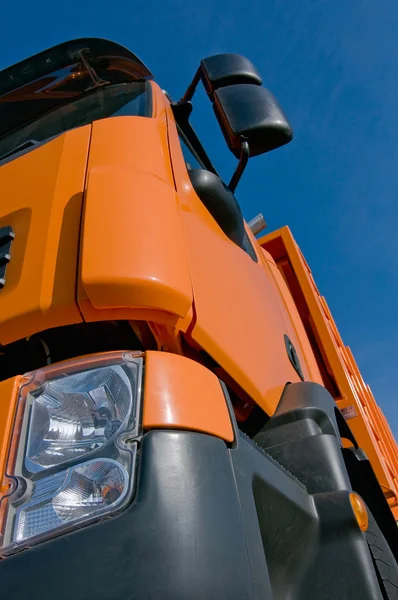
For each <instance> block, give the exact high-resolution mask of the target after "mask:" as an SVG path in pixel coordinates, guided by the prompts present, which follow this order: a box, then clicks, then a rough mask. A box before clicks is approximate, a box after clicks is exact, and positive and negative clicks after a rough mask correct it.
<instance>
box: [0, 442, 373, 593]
mask: <svg viewBox="0 0 398 600" xmlns="http://www.w3.org/2000/svg"><path fill="white" fill-rule="evenodd" d="M43 565H45V566H46V568H45V574H44V575H43ZM0 580H1V588H2V593H3V595H4V597H12V599H13V600H26V598H28V597H32V598H40V599H41V600H52V599H53V597H54V590H56V596H57V600H70V599H71V598H74V599H75V600H127V599H132V598H134V600H153V599H154V598H159V600H202V599H204V598H206V600H219V599H221V598H223V599H225V600H227V599H228V600H238V599H239V600H241V599H243V598H244V599H245V600H280V599H281V598H287V597H289V600H320V599H322V600H346V599H348V598H350V599H351V598H361V600H380V599H381V596H380V595H379V592H378V584H377V579H376V576H375V573H374V570H373V568H372V562H371V558H370V554H369V551H368V548H367V544H366V541H365V538H364V536H363V534H362V532H361V531H360V530H359V528H358V526H357V524H356V520H355V517H354V515H353V512H352V510H351V507H350V502H349V498H348V492H347V491H346V490H343V491H338V492H335V491H334V492H329V493H324V494H316V495H315V496H311V495H310V494H308V493H307V491H306V490H305V488H304V487H303V486H302V485H301V484H299V483H298V482H297V481H296V480H295V479H294V478H293V477H291V476H290V475H288V474H287V473H286V472H285V471H284V470H283V469H281V468H280V467H279V466H278V464H277V463H276V462H275V461H274V460H270V459H269V458H268V457H267V456H266V455H265V454H264V452H263V451H261V450H260V449H259V448H257V447H256V446H255V444H253V443H252V442H250V441H249V440H247V439H246V438H244V437H243V436H239V437H238V439H237V443H236V445H235V447H233V448H228V447H227V445H226V444H225V443H224V442H223V441H222V440H220V439H218V438H215V437H212V436H208V435H205V434H200V433H194V432H187V431H185V432H182V431H151V432H149V433H147V434H145V435H144V436H143V438H142V443H141V449H140V469H139V478H138V482H137V493H136V496H135V499H134V501H133V502H132V504H131V505H130V506H129V507H128V508H127V509H126V510H125V511H124V512H123V513H121V514H119V515H118V516H115V517H113V518H109V519H105V520H102V521H99V522H98V523H95V524H93V525H90V526H88V527H83V528H82V529H80V530H76V531H74V532H72V533H68V534H65V535H62V536H60V537H57V538H54V539H53V540H51V541H47V542H45V543H42V544H39V545H37V546H35V547H32V548H30V549H28V550H26V551H24V552H21V553H19V554H16V555H13V556H10V557H8V558H6V559H5V560H3V561H0Z"/></svg>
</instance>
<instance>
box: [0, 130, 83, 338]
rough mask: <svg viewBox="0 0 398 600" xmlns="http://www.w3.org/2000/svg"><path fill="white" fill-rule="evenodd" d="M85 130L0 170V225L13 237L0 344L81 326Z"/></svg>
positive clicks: (0, 294) (0, 310)
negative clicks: (79, 295) (78, 280)
mask: <svg viewBox="0 0 398 600" xmlns="http://www.w3.org/2000/svg"><path fill="white" fill-rule="evenodd" d="M90 131H91V126H89V125H88V126H86V127H82V128H80V129H75V130H73V131H69V132H67V133H65V134H63V135H61V136H59V137H57V138H56V139H54V140H53V141H51V142H48V143H47V144H44V145H42V146H40V147H39V148H37V149H36V150H32V151H31V152H28V153H26V154H24V155H22V156H20V157H19V158H16V159H14V160H11V161H10V162H8V163H5V164H3V166H1V167H0V189H1V204H0V227H3V226H7V225H8V226H11V227H12V228H13V230H14V233H15V239H14V241H13V242H12V245H11V260H10V263H9V265H8V266H7V271H6V283H5V286H4V288H3V290H2V291H0V343H2V344H7V343H9V342H12V341H15V340H18V339H21V338H22V337H25V336H28V335H32V334H33V333H36V332H38V331H42V330H44V329H48V328H50V327H56V326H59V325H67V324H71V323H77V322H79V321H81V320H82V318H81V315H80V312H79V309H78V307H77V305H76V299H75V288H76V268H77V254H78V247H79V229H80V218H81V207H82V197H83V190H84V178H85V173H86V166H87V155H88V146H89V140H90Z"/></svg>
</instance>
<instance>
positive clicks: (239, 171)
mask: <svg viewBox="0 0 398 600" xmlns="http://www.w3.org/2000/svg"><path fill="white" fill-rule="evenodd" d="M249 157H250V147H249V142H248V141H247V139H246V138H244V137H241V146H240V157H239V162H238V164H237V166H236V169H235V171H234V173H233V175H232V177H231V181H230V182H229V184H228V188H229V189H230V190H231V192H232V193H233V192H235V190H236V187H237V185H238V183H239V181H240V178H241V177H242V175H243V171H244V170H245V169H246V165H247V163H248V160H249Z"/></svg>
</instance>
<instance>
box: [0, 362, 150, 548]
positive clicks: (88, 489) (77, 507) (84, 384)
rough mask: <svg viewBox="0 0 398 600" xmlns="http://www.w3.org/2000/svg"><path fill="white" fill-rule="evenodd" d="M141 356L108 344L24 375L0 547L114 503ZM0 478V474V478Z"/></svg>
mask: <svg viewBox="0 0 398 600" xmlns="http://www.w3.org/2000/svg"><path fill="white" fill-rule="evenodd" d="M141 372H142V359H141V358H139V357H138V356H134V355H132V354H131V353H128V352H125V353H121V352H113V353H108V354H103V355H97V356H91V357H90V356H89V357H83V358H80V359H76V360H73V361H67V362H65V363H61V364H58V365H53V366H51V367H47V368H44V369H40V370H38V371H35V372H33V373H30V374H28V375H27V376H25V377H24V381H25V383H24V385H23V386H22V387H21V389H20V394H19V400H18V408H17V415H16V421H15V426H14V433H13V439H12V442H11V450H10V455H9V460H8V464H7V475H6V477H7V481H8V483H9V485H10V493H9V495H8V496H5V497H3V500H1V497H0V553H1V554H3V555H4V554H9V553H11V552H13V551H16V550H18V549H21V548H23V547H25V546H28V545H29V546H30V545H32V544H34V543H36V542H37V541H39V540H41V539H44V538H46V537H48V536H52V535H56V534H58V533H60V532H61V531H65V529H69V528H73V527H75V526H77V525H79V526H80V525H81V524H82V523H85V522H88V521H91V520H93V519H98V518H101V517H103V516H105V515H107V514H109V513H110V512H114V511H117V510H121V509H122V508H123V507H124V506H125V505H126V503H127V502H128V500H129V499H130V497H131V493H132V489H133V483H134V468H135V455H136V443H135V442H134V438H136V437H137V435H138V419H137V416H138V414H139V400H140V389H141ZM0 483H1V482H0Z"/></svg>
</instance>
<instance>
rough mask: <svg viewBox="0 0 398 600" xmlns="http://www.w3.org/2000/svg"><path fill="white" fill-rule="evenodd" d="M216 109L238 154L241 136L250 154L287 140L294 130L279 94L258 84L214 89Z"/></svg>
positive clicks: (220, 122) (274, 147) (217, 115)
mask: <svg viewBox="0 0 398 600" xmlns="http://www.w3.org/2000/svg"><path fill="white" fill-rule="evenodd" d="M213 108H214V112H215V114H216V117H217V120H218V122H219V124H220V127H221V130H222V132H223V134H224V138H225V140H226V142H227V144H228V147H229V149H230V150H231V152H232V153H233V154H234V155H235V156H236V157H237V158H238V157H239V155H240V150H241V144H242V138H245V139H246V140H247V141H248V143H249V148H250V156H257V155H259V154H264V153H265V152H269V151H270V150H275V149H276V148H279V147H280V146H284V145H285V144H288V143H289V142H290V141H291V140H292V139H293V130H292V128H291V126H290V124H289V121H288V120H287V117H286V115H285V114H284V112H283V110H282V109H281V107H280V106H279V103H278V101H277V100H276V98H275V97H274V96H273V94H271V92H269V91H268V90H266V89H265V88H263V87H261V86H259V85H246V84H237V85H230V86H227V87H223V88H220V89H217V90H216V91H215V92H214V102H213Z"/></svg>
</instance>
